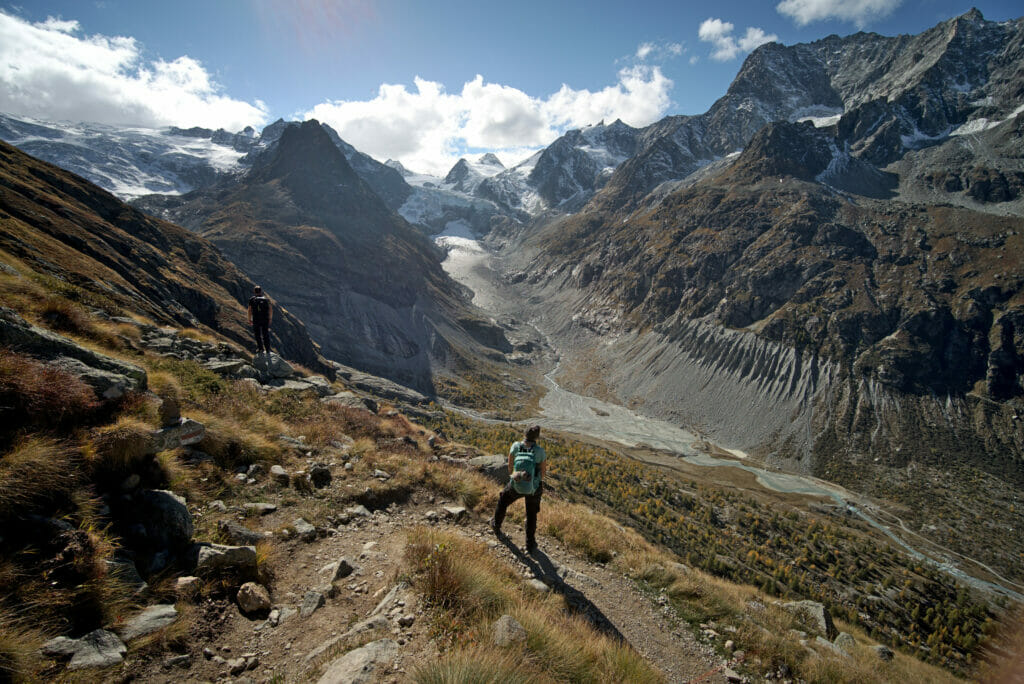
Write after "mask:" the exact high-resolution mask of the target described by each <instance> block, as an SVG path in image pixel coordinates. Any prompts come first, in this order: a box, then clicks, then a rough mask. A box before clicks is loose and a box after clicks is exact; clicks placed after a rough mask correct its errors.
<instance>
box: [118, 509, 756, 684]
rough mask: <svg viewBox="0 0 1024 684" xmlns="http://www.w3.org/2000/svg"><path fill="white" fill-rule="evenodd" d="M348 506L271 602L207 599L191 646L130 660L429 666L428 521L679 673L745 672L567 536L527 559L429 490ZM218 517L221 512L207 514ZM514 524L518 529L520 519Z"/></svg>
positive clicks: (180, 667) (143, 672) (164, 665)
mask: <svg viewBox="0 0 1024 684" xmlns="http://www.w3.org/2000/svg"><path fill="white" fill-rule="evenodd" d="M431 499H434V500H433V501H431ZM227 513H228V514H227V515H226V516H224V519H226V520H231V519H233V518H237V519H238V521H239V523H241V522H243V521H249V522H251V521H252V520H253V519H252V518H248V517H246V514H245V512H244V510H243V509H242V508H240V507H237V508H234V509H232V510H228V512H227ZM339 513H340V515H341V516H342V517H343V518H349V519H350V521H349V522H348V523H345V524H341V525H339V526H338V527H336V528H333V527H332V528H326V529H324V528H321V529H319V530H316V532H315V533H313V534H315V535H316V536H315V537H312V536H311V537H308V538H307V539H309V540H308V541H307V540H304V539H302V538H301V537H300V536H293V537H292V538H291V539H289V540H287V541H284V542H282V543H281V544H280V545H278V546H277V547H276V548H275V551H274V553H273V556H272V559H271V563H272V565H273V568H274V575H275V576H274V581H273V591H272V593H271V597H270V598H271V600H270V605H271V607H270V609H269V610H263V611H258V612H257V613H255V614H250V615H246V614H245V613H244V612H243V611H242V610H241V609H240V607H239V606H238V605H235V604H234V603H229V602H227V601H207V602H204V603H202V604H200V605H198V606H196V608H197V610H196V613H195V614H194V615H192V616H190V617H189V618H188V619H190V620H192V624H191V626H190V639H189V642H190V643H189V646H188V649H187V650H188V652H187V653H186V654H182V655H176V656H169V657H164V658H157V659H154V660H151V661H149V662H145V663H139V664H138V665H136V666H133V667H129V671H130V672H131V673H132V676H134V677H137V678H140V679H142V680H145V681H153V682H177V681H182V680H187V681H216V680H221V681H231V680H233V681H239V682H242V681H253V682H265V681H379V682H400V681H406V680H407V679H408V677H409V673H410V672H411V671H412V670H413V669H414V668H415V667H416V665H417V664H419V663H423V662H427V661H429V660H430V659H432V658H435V657H436V656H437V654H438V646H437V643H436V641H435V640H434V639H433V636H434V635H435V634H436V631H437V626H436V625H434V624H433V623H432V617H431V613H430V611H429V609H428V608H427V607H425V606H423V605H422V604H421V603H420V602H419V601H418V598H417V595H416V594H415V592H414V591H413V590H412V589H411V588H410V587H409V586H408V584H406V583H405V582H403V581H402V579H401V567H402V565H401V564H402V557H403V553H404V548H405V545H406V544H407V541H408V538H409V535H410V534H416V530H417V529H418V528H419V526H429V527H437V528H443V529H447V530H454V531H456V532H458V533H459V534H461V535H464V536H466V537H469V538H472V539H476V540H479V541H480V542H481V543H482V544H484V545H485V548H486V549H487V552H488V553H492V554H495V555H496V556H497V557H499V558H500V559H502V561H503V562H505V563H507V564H508V565H509V566H511V567H512V568H514V569H515V571H516V572H517V573H519V574H520V575H521V576H522V577H523V582H524V583H527V584H528V585H529V586H530V587H532V588H533V590H535V591H541V592H549V591H555V592H558V593H561V594H562V595H563V596H564V597H565V599H566V602H567V604H568V605H570V606H571V607H572V609H573V610H576V611H579V612H580V613H582V614H584V615H586V616H587V617H588V618H589V619H591V620H592V621H593V622H594V624H595V625H597V626H599V628H600V629H601V630H602V631H604V632H606V633H609V634H614V635H617V636H619V637H621V638H622V639H623V640H625V641H626V642H628V643H629V644H631V645H632V646H633V647H634V648H635V649H637V650H638V651H639V652H640V653H641V654H642V655H643V656H644V657H645V658H647V659H648V660H649V661H650V662H652V663H653V664H655V665H656V666H657V667H658V668H659V669H660V670H661V671H662V672H663V673H664V674H665V676H666V679H667V680H668V681H670V682H686V681H696V680H697V679H696V678H700V679H699V681H706V682H724V681H730V679H729V677H730V675H733V674H734V673H732V671H731V670H730V669H729V665H730V664H731V663H730V662H726V661H723V660H722V659H721V658H720V657H718V656H717V655H716V654H715V651H714V649H713V648H712V647H711V646H710V645H708V644H706V643H701V642H699V641H697V640H696V639H695V637H694V636H693V634H692V633H691V632H690V631H689V629H688V628H687V626H686V625H683V624H680V622H679V620H678V618H676V617H675V616H674V615H673V613H672V611H671V609H670V608H668V607H667V606H665V605H664V601H663V600H662V601H661V602H660V603H659V600H658V597H653V596H648V595H645V594H643V593H641V592H640V591H639V590H638V589H637V587H636V586H635V584H634V583H633V582H632V581H631V580H630V579H628V578H626V577H623V576H621V575H618V574H616V573H615V572H613V571H611V570H609V569H608V568H606V567H604V566H602V565H599V564H594V563H589V562H587V561H586V560H583V559H581V558H580V557H578V556H577V555H575V554H574V553H572V552H571V551H569V550H567V549H566V548H565V547H564V546H563V545H561V544H560V543H558V542H557V541H556V540H553V539H550V538H545V537H544V536H541V551H540V552H539V553H537V554H535V555H534V556H527V555H526V554H525V553H524V551H523V550H522V549H521V547H520V546H519V545H517V544H516V543H514V542H513V541H510V540H504V541H499V540H497V539H495V538H494V537H493V535H491V534H490V532H489V528H488V527H487V525H486V524H485V522H484V521H482V520H479V519H476V518H474V517H472V515H471V514H470V513H468V512H467V511H465V509H463V508H461V507H456V506H455V505H454V504H453V503H452V502H448V501H445V500H443V499H440V498H436V497H431V496H430V495H428V494H427V493H425V492H423V493H419V494H417V495H416V496H414V497H413V499H412V501H410V502H409V504H407V505H403V506H396V505H392V506H391V507H389V508H388V509H386V510H378V511H375V512H373V513H369V512H368V511H366V510H365V509H363V510H358V509H355V508H354V509H352V512H351V513H341V512H339ZM211 514H212V515H218V513H217V510H216V509H214V510H212V511H206V512H203V515H211ZM293 517H294V516H292V515H290V514H289V513H288V512H287V511H286V510H282V509H278V510H275V511H273V512H271V513H269V514H268V515H266V516H262V517H260V518H259V519H258V520H257V521H256V524H255V525H253V527H255V528H256V529H257V530H258V531H266V532H271V531H274V530H283V529H286V528H287V527H289V526H292V527H297V526H296V525H294V521H293V519H292V518H293ZM509 531H510V532H513V533H514V534H518V531H513V530H512V529H511V526H510V529H509ZM339 566H340V567H341V568H342V570H340V571H339ZM346 573H350V574H346ZM335 577H337V579H333V578H335ZM332 580H333V581H332ZM364 644H376V647H375V649H374V650H372V651H371V652H370V654H371V655H373V657H372V658H370V659H369V660H367V661H364V660H360V659H357V658H354V657H352V653H353V652H354V651H355V650H358V649H356V647H359V646H362V645H364ZM183 656H186V657H183ZM345 659H348V661H349V662H351V663H357V664H356V665H355V666H354V667H356V668H357V669H359V668H363V667H364V666H366V663H367V662H372V663H373V665H372V667H371V669H372V677H368V678H366V679H360V678H358V676H357V675H356V674H355V673H349V674H344V673H343V670H344V668H343V667H340V666H339V665H338V664H339V662H340V661H343V660H345ZM327 672H330V673H331V674H330V676H329V677H324V673H327ZM733 681H739V677H738V676H737V677H734V679H733Z"/></svg>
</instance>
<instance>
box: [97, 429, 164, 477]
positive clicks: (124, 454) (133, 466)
mask: <svg viewBox="0 0 1024 684" xmlns="http://www.w3.org/2000/svg"><path fill="white" fill-rule="evenodd" d="M152 432H153V428H152V427H150V426H149V425H147V424H146V423H143V422H141V421H139V420H137V419H135V418H131V417H122V418H121V419H119V420H118V421H117V422H116V423H114V424H113V425H107V426H104V427H100V428H96V429H95V430H93V431H92V445H93V450H94V460H93V463H92V466H93V469H94V471H95V472H96V474H97V475H98V476H99V477H103V478H107V477H113V478H116V477H124V476H127V475H129V474H131V473H133V472H137V471H138V470H140V468H141V466H142V464H143V462H144V461H145V459H146V457H147V455H148V454H149V453H150V450H151V447H152V437H151V434H152Z"/></svg>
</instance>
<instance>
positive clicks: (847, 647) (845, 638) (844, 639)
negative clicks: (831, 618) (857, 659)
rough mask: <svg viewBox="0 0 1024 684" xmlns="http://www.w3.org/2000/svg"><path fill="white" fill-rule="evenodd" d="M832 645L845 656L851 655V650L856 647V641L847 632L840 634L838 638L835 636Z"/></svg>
mask: <svg viewBox="0 0 1024 684" xmlns="http://www.w3.org/2000/svg"><path fill="white" fill-rule="evenodd" d="M832 643H834V644H835V645H836V646H837V647H838V648H840V649H841V650H842V651H843V652H844V653H846V654H851V653H853V649H854V648H856V647H857V641H856V640H855V639H854V638H853V635H852V634H850V633H849V632H840V633H839V636H837V637H836V639H835V641H833V642H832Z"/></svg>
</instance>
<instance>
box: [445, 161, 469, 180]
mask: <svg viewBox="0 0 1024 684" xmlns="http://www.w3.org/2000/svg"><path fill="white" fill-rule="evenodd" d="M468 176H469V162H468V161H466V159H465V157H463V158H462V159H460V160H459V161H457V162H455V165H454V166H452V168H451V170H450V171H449V172H448V175H447V176H445V177H444V182H445V183H451V184H452V185H455V184H457V183H461V182H462V181H464V180H466V178H467V177H468Z"/></svg>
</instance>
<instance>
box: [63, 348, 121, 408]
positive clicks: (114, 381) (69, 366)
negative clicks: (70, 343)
mask: <svg viewBox="0 0 1024 684" xmlns="http://www.w3.org/2000/svg"><path fill="white" fill-rule="evenodd" d="M47 364H48V365H50V366H54V367H56V368H59V369H60V370H62V371H64V372H65V373H68V374H69V375H74V376H75V377H77V378H78V379H80V380H81V381H82V382H84V383H85V384H87V385H89V387H91V388H92V389H93V391H94V392H96V395H97V396H99V397H102V398H104V399H120V398H121V397H123V396H124V395H125V393H126V392H128V391H129V390H137V389H138V385H139V384H138V382H136V380H135V379H134V378H131V377H129V376H127V375H123V374H121V373H114V372H112V371H108V370H104V369H102V368H93V367H92V366H89V365H87V364H85V363H83V362H81V361H79V360H78V359H73V358H71V357H68V356H58V357H57V358H54V359H50V360H48V361H47Z"/></svg>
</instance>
